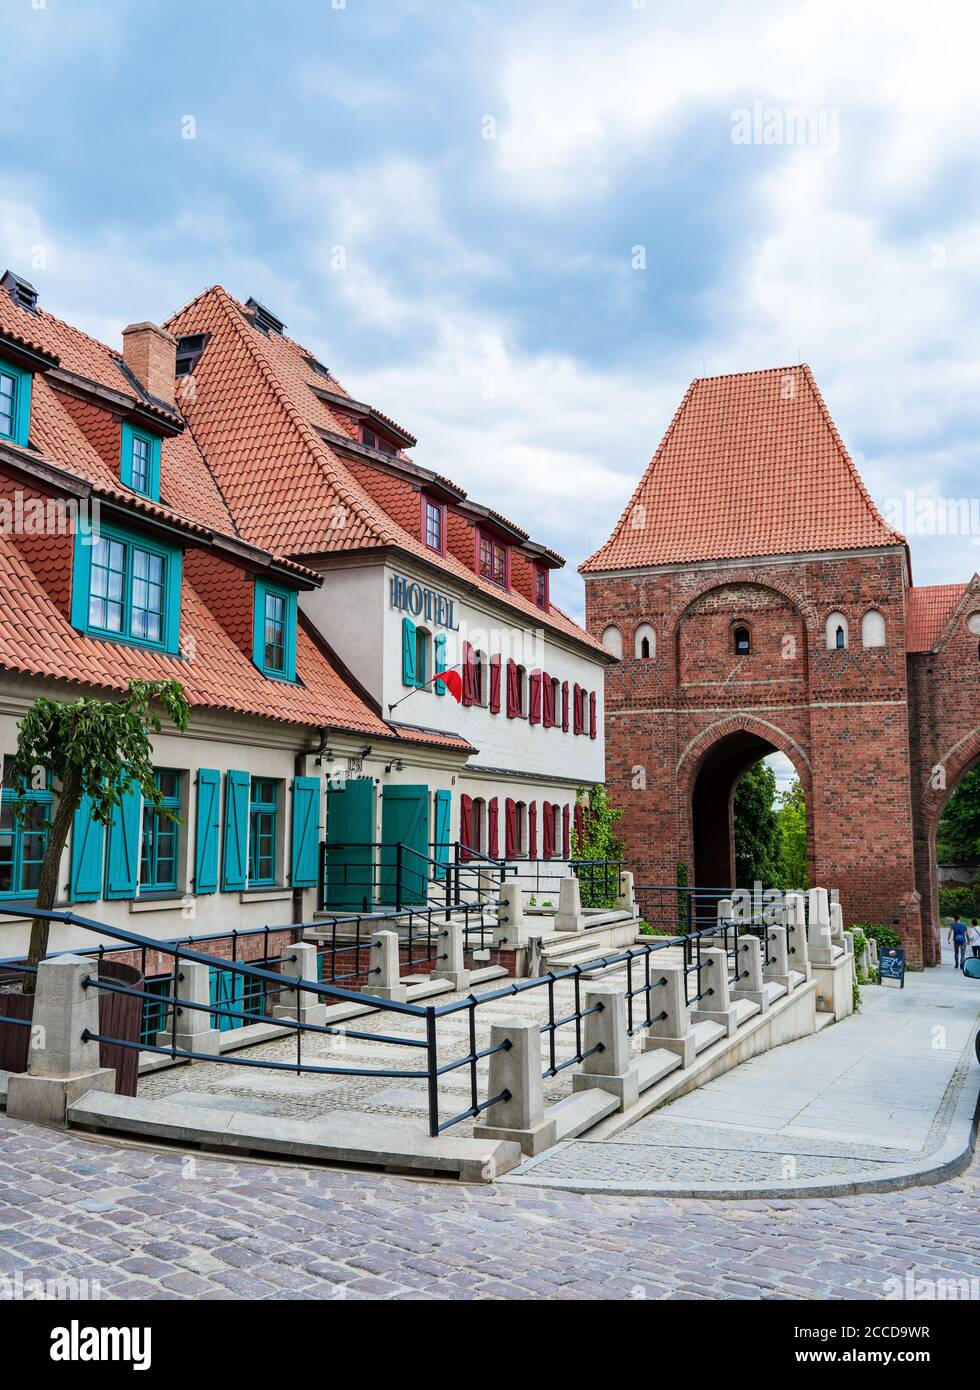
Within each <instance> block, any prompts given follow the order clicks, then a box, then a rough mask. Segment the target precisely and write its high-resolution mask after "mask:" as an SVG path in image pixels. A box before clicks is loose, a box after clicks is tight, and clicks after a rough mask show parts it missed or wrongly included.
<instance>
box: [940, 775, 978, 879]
mask: <svg viewBox="0 0 980 1390" xmlns="http://www.w3.org/2000/svg"><path fill="white" fill-rule="evenodd" d="M936 857H937V859H938V860H939V862H940V864H978V863H980V767H975V768H973V769H972V770H971V771H970V772H968V773H967V774H966V776H965V777H964V778H963V780H962V782H960V784H959V786H958V787H957V788H956V790H955V791H954V792H953V793H952V795H951V796H950V798H949V800H948V801H947V802H946V805H945V807H944V809H943V813H942V815H941V816H940V818H939V829H938V831H937V833H936Z"/></svg>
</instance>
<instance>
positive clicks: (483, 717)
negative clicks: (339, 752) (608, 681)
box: [300, 557, 606, 854]
mask: <svg viewBox="0 0 980 1390" xmlns="http://www.w3.org/2000/svg"><path fill="white" fill-rule="evenodd" d="M405 586H408V589H409V596H408V597H407V598H406V588H405ZM300 602H301V606H302V608H303V609H304V611H305V612H306V613H307V614H308V616H309V617H310V619H311V620H312V621H313V622H314V623H315V624H316V626H317V627H318V628H319V629H320V631H321V632H322V633H323V635H324V637H325V638H326V639H327V641H328V642H329V643H330V645H331V646H332V647H333V649H334V650H335V651H336V653H337V655H338V656H339V657H340V659H341V660H342V661H343V662H344V664H345V665H346V666H347V667H348V669H349V670H350V671H351V673H352V674H353V675H354V676H355V677H356V679H357V680H358V681H360V683H361V684H362V685H363V686H364V688H365V689H366V690H367V692H368V694H369V695H371V696H372V697H373V698H374V699H375V700H377V701H379V702H380V704H381V706H382V709H381V713H382V716H383V717H384V718H385V719H387V720H390V721H392V722H393V723H395V724H404V725H409V726H413V727H416V728H423V729H429V730H434V731H438V732H440V733H447V734H457V735H461V736H462V737H463V738H465V739H466V740H467V741H468V742H470V743H472V744H473V745H474V747H475V750H476V751H475V752H473V753H471V754H470V756H469V759H468V761H467V762H466V764H465V766H464V768H463V770H462V774H461V776H460V779H459V785H458V791H459V793H460V794H464V793H465V794H467V795H469V796H471V797H473V798H477V799H482V800H485V801H489V799H490V798H492V797H495V796H496V797H500V798H504V799H506V798H507V797H511V798H513V799H515V800H518V801H521V802H522V803H526V804H528V805H530V803H531V802H532V801H534V802H537V803H538V804H539V806H541V805H542V804H543V802H544V801H548V802H549V803H550V804H553V805H558V806H559V807H563V806H565V805H569V806H571V807H574V802H575V793H576V789H577V788H578V787H580V786H589V785H593V784H595V783H597V782H601V781H602V780H603V777H604V771H605V767H604V724H603V681H604V671H605V665H606V663H605V662H604V660H603V658H602V654H601V653H599V652H595V653H594V654H593V653H592V652H591V651H590V649H589V648H588V647H586V646H585V645H584V644H579V643H576V642H575V641H574V640H573V639H571V638H565V637H564V636H563V635H562V634H560V633H558V632H555V631H554V630H553V629H551V628H546V627H545V626H544V625H543V624H541V625H536V624H534V621H533V618H529V619H528V621H527V626H524V625H523V623H522V617H521V614H520V613H519V612H518V611H517V610H516V609H514V608H512V607H510V606H509V605H508V604H506V603H503V602H501V603H495V602H494V601H493V599H492V598H491V597H490V596H489V595H486V594H484V593H483V592H482V591H481V590H479V589H477V588H476V586H475V585H474V586H472V587H470V586H468V585H465V584H463V583H460V582H458V581H457V580H455V579H454V578H453V577H452V576H450V575H448V574H446V573H445V572H444V571H441V570H436V569H435V568H434V567H433V569H431V570H430V569H428V568H427V567H426V566H424V565H422V564H418V563H413V562H411V561H409V560H406V562H405V563H396V562H392V561H387V562H384V563H380V562H375V563H373V564H369V563H366V562H365V561H364V560H363V558H362V557H360V558H358V559H357V560H356V561H354V562H352V563H351V564H350V565H349V566H344V567H336V566H331V567H329V568H327V569H326V570H325V571H324V583H323V586H322V588H320V589H317V590H313V591H311V592H309V593H307V594H303V595H302V596H301V599H300ZM406 617H407V618H409V620H410V621H411V622H412V623H414V624H415V625H416V626H417V627H418V628H421V629H422V630H423V631H424V633H425V636H426V643H427V650H428V665H427V670H426V677H427V681H426V684H424V685H423V686H421V687H413V686H411V685H408V684H406V681H405V678H404V676H405V672H404V663H403V624H404V620H405V619H406ZM439 637H443V638H444V640H445V657H444V662H445V666H446V667H447V668H449V669H455V670H460V669H461V666H462V661H463V644H464V643H466V642H468V643H469V644H470V645H471V646H472V648H473V649H474V651H475V652H476V653H478V654H479V656H480V660H481V664H482V665H483V673H482V699H481V702H480V703H479V704H473V705H462V704H459V703H457V701H456V700H455V699H454V698H453V697H452V696H451V695H450V694H449V693H444V694H441V695H440V694H437V693H436V687H435V686H434V685H433V684H432V683H431V678H432V676H433V675H434V669H433V661H434V655H435V642H436V639H437V638H439ZM496 655H499V656H500V657H501V696H500V710H499V712H498V713H492V712H491V709H490V660H491V658H492V657H494V656H496ZM508 659H513V660H514V661H515V662H517V663H518V664H519V665H520V666H521V667H522V668H523V669H524V671H525V672H527V673H530V672H531V671H536V670H540V671H543V672H546V673H547V675H548V677H549V678H552V679H554V680H556V681H557V682H558V683H559V691H560V689H561V686H562V684H563V683H565V682H567V684H568V690H569V693H570V695H571V694H572V693H573V692H574V689H575V687H576V686H579V687H580V688H581V689H582V690H584V691H586V692H588V693H590V694H591V693H594V694H595V704H596V736H595V738H591V737H590V727H589V720H588V716H586V720H585V728H584V732H582V733H578V734H576V733H574V732H573V730H574V721H573V719H572V718H571V716H570V717H569V728H568V730H567V732H566V731H565V730H564V729H563V728H562V726H561V713H560V707H559V714H558V720H557V722H556V724H555V725H554V726H552V727H546V726H545V725H544V723H543V722H542V721H540V720H539V721H538V722H536V723H532V722H531V720H530V717H529V714H530V699H529V692H528V691H527V690H525V698H524V714H523V716H522V717H517V718H509V717H508V715H507V692H506V680H507V674H506V671H507V662H508ZM586 704H587V702H586ZM409 757H410V758H413V757H414V754H413V753H411V752H410V754H409ZM453 808H454V809H453V836H452V837H453V838H454V839H455V838H458V830H459V820H458V797H454V799H453ZM500 815H501V817H502V816H503V802H501V808H500ZM539 815H540V812H539ZM503 833H504V832H503V821H502V820H501V829H500V836H501V853H503ZM541 835H542V831H541V826H540V821H539V824H538V850H539V853H540V843H541ZM482 847H483V848H486V840H485V839H483V840H482ZM556 852H557V853H559V854H560V852H561V841H560V838H559V841H558V849H557V851H556Z"/></svg>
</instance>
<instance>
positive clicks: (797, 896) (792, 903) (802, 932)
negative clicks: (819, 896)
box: [784, 893, 810, 980]
mask: <svg viewBox="0 0 980 1390" xmlns="http://www.w3.org/2000/svg"><path fill="white" fill-rule="evenodd" d="M784 921H785V923H786V928H787V931H786V949H787V952H788V954H789V968H790V970H798V971H799V972H800V973H801V975H802V976H803V978H804V979H806V980H808V979H809V978H810V952H809V950H808V946H807V935H806V903H805V900H804V897H803V894H802V893H787V894H786V906H785V911H784Z"/></svg>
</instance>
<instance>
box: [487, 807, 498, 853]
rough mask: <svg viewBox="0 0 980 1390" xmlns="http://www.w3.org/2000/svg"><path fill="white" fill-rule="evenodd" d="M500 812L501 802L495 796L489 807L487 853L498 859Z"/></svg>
mask: <svg viewBox="0 0 980 1390" xmlns="http://www.w3.org/2000/svg"><path fill="white" fill-rule="evenodd" d="M498 814H499V803H498V800H497V798H496V797H495V796H493V797H491V798H490V804H489V806H488V807H487V853H488V854H489V856H490V858H491V859H496V858H497V857H498V855H499V854H500V836H499V834H498V831H497V817H498Z"/></svg>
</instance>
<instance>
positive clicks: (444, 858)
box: [432, 791, 453, 878]
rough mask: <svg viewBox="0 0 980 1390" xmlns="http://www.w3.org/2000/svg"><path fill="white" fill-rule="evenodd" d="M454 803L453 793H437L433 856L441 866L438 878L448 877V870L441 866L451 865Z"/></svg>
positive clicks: (437, 873) (437, 871)
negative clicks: (450, 832) (450, 840)
mask: <svg viewBox="0 0 980 1390" xmlns="http://www.w3.org/2000/svg"><path fill="white" fill-rule="evenodd" d="M452 803H453V794H452V792H447V791H439V792H436V825H435V852H434V853H433V856H432V857H433V858H434V859H435V861H436V863H437V864H438V865H439V866H440V867H439V868H437V869H436V878H445V877H446V870H445V869H444V868H442V867H441V866H442V865H444V864H448V863H449V825H450V817H451V815H452Z"/></svg>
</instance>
